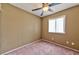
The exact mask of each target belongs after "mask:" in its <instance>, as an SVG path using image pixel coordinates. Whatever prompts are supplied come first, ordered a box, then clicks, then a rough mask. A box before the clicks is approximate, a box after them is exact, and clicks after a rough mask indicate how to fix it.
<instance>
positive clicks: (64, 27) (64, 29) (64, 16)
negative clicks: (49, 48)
mask: <svg viewBox="0 0 79 59" xmlns="http://www.w3.org/2000/svg"><path fill="white" fill-rule="evenodd" d="M62 17H63V18H64V24H63V33H62V32H56V21H55V32H49V20H53V19H54V20H56V19H57V18H62ZM49 20H48V33H54V34H56V33H57V34H65V33H66V15H62V16H58V17H54V18H50V19H49Z"/></svg>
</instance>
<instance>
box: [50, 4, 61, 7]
mask: <svg viewBox="0 0 79 59" xmlns="http://www.w3.org/2000/svg"><path fill="white" fill-rule="evenodd" d="M58 4H61V3H51V4H49V7H51V6H55V5H58Z"/></svg>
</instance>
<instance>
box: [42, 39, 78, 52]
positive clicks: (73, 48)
mask: <svg viewBox="0 0 79 59" xmlns="http://www.w3.org/2000/svg"><path fill="white" fill-rule="evenodd" d="M42 40H43V41H46V42H49V43H53V44H55V45H58V46H61V47H64V48H67V49H70V50H72V51H75V52H79V50H77V49H74V48H70V47H67V46H64V45H61V44H58V43H55V42H51V41H49V40H45V39H42Z"/></svg>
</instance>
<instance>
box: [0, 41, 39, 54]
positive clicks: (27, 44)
mask: <svg viewBox="0 0 79 59" xmlns="http://www.w3.org/2000/svg"><path fill="white" fill-rule="evenodd" d="M38 41H40V40H36V41H33V42H31V43H28V44H25V45H23V46H20V47H18V48H15V49H12V50H10V51H7V52H5V53H2V54H1V55H5V54H8V53H10V52H12V51H15V50H18V49H20V48H23V47H25V46H28V45H31V44H33V43H36V42H38Z"/></svg>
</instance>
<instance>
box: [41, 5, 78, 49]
mask: <svg viewBox="0 0 79 59" xmlns="http://www.w3.org/2000/svg"><path fill="white" fill-rule="evenodd" d="M62 15H66V17H67V18H66V33H65V34H54V33H48V20H49V18H54V17H58V16H62ZM42 25H43V26H42V38H43V39H45V40H49V41H52V42H56V43H59V44H62V45H65V46H68V47H71V48H75V49H78V50H79V6H76V7H73V8H70V9H67V10H64V11H61V12H58V13H56V14H53V15H51V16H47V17H44V18H43V20H42ZM53 38H54V40H52V39H53ZM66 41H69V44H66ZM72 42H74V43H75V45H73V46H72V45H71V43H72Z"/></svg>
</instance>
